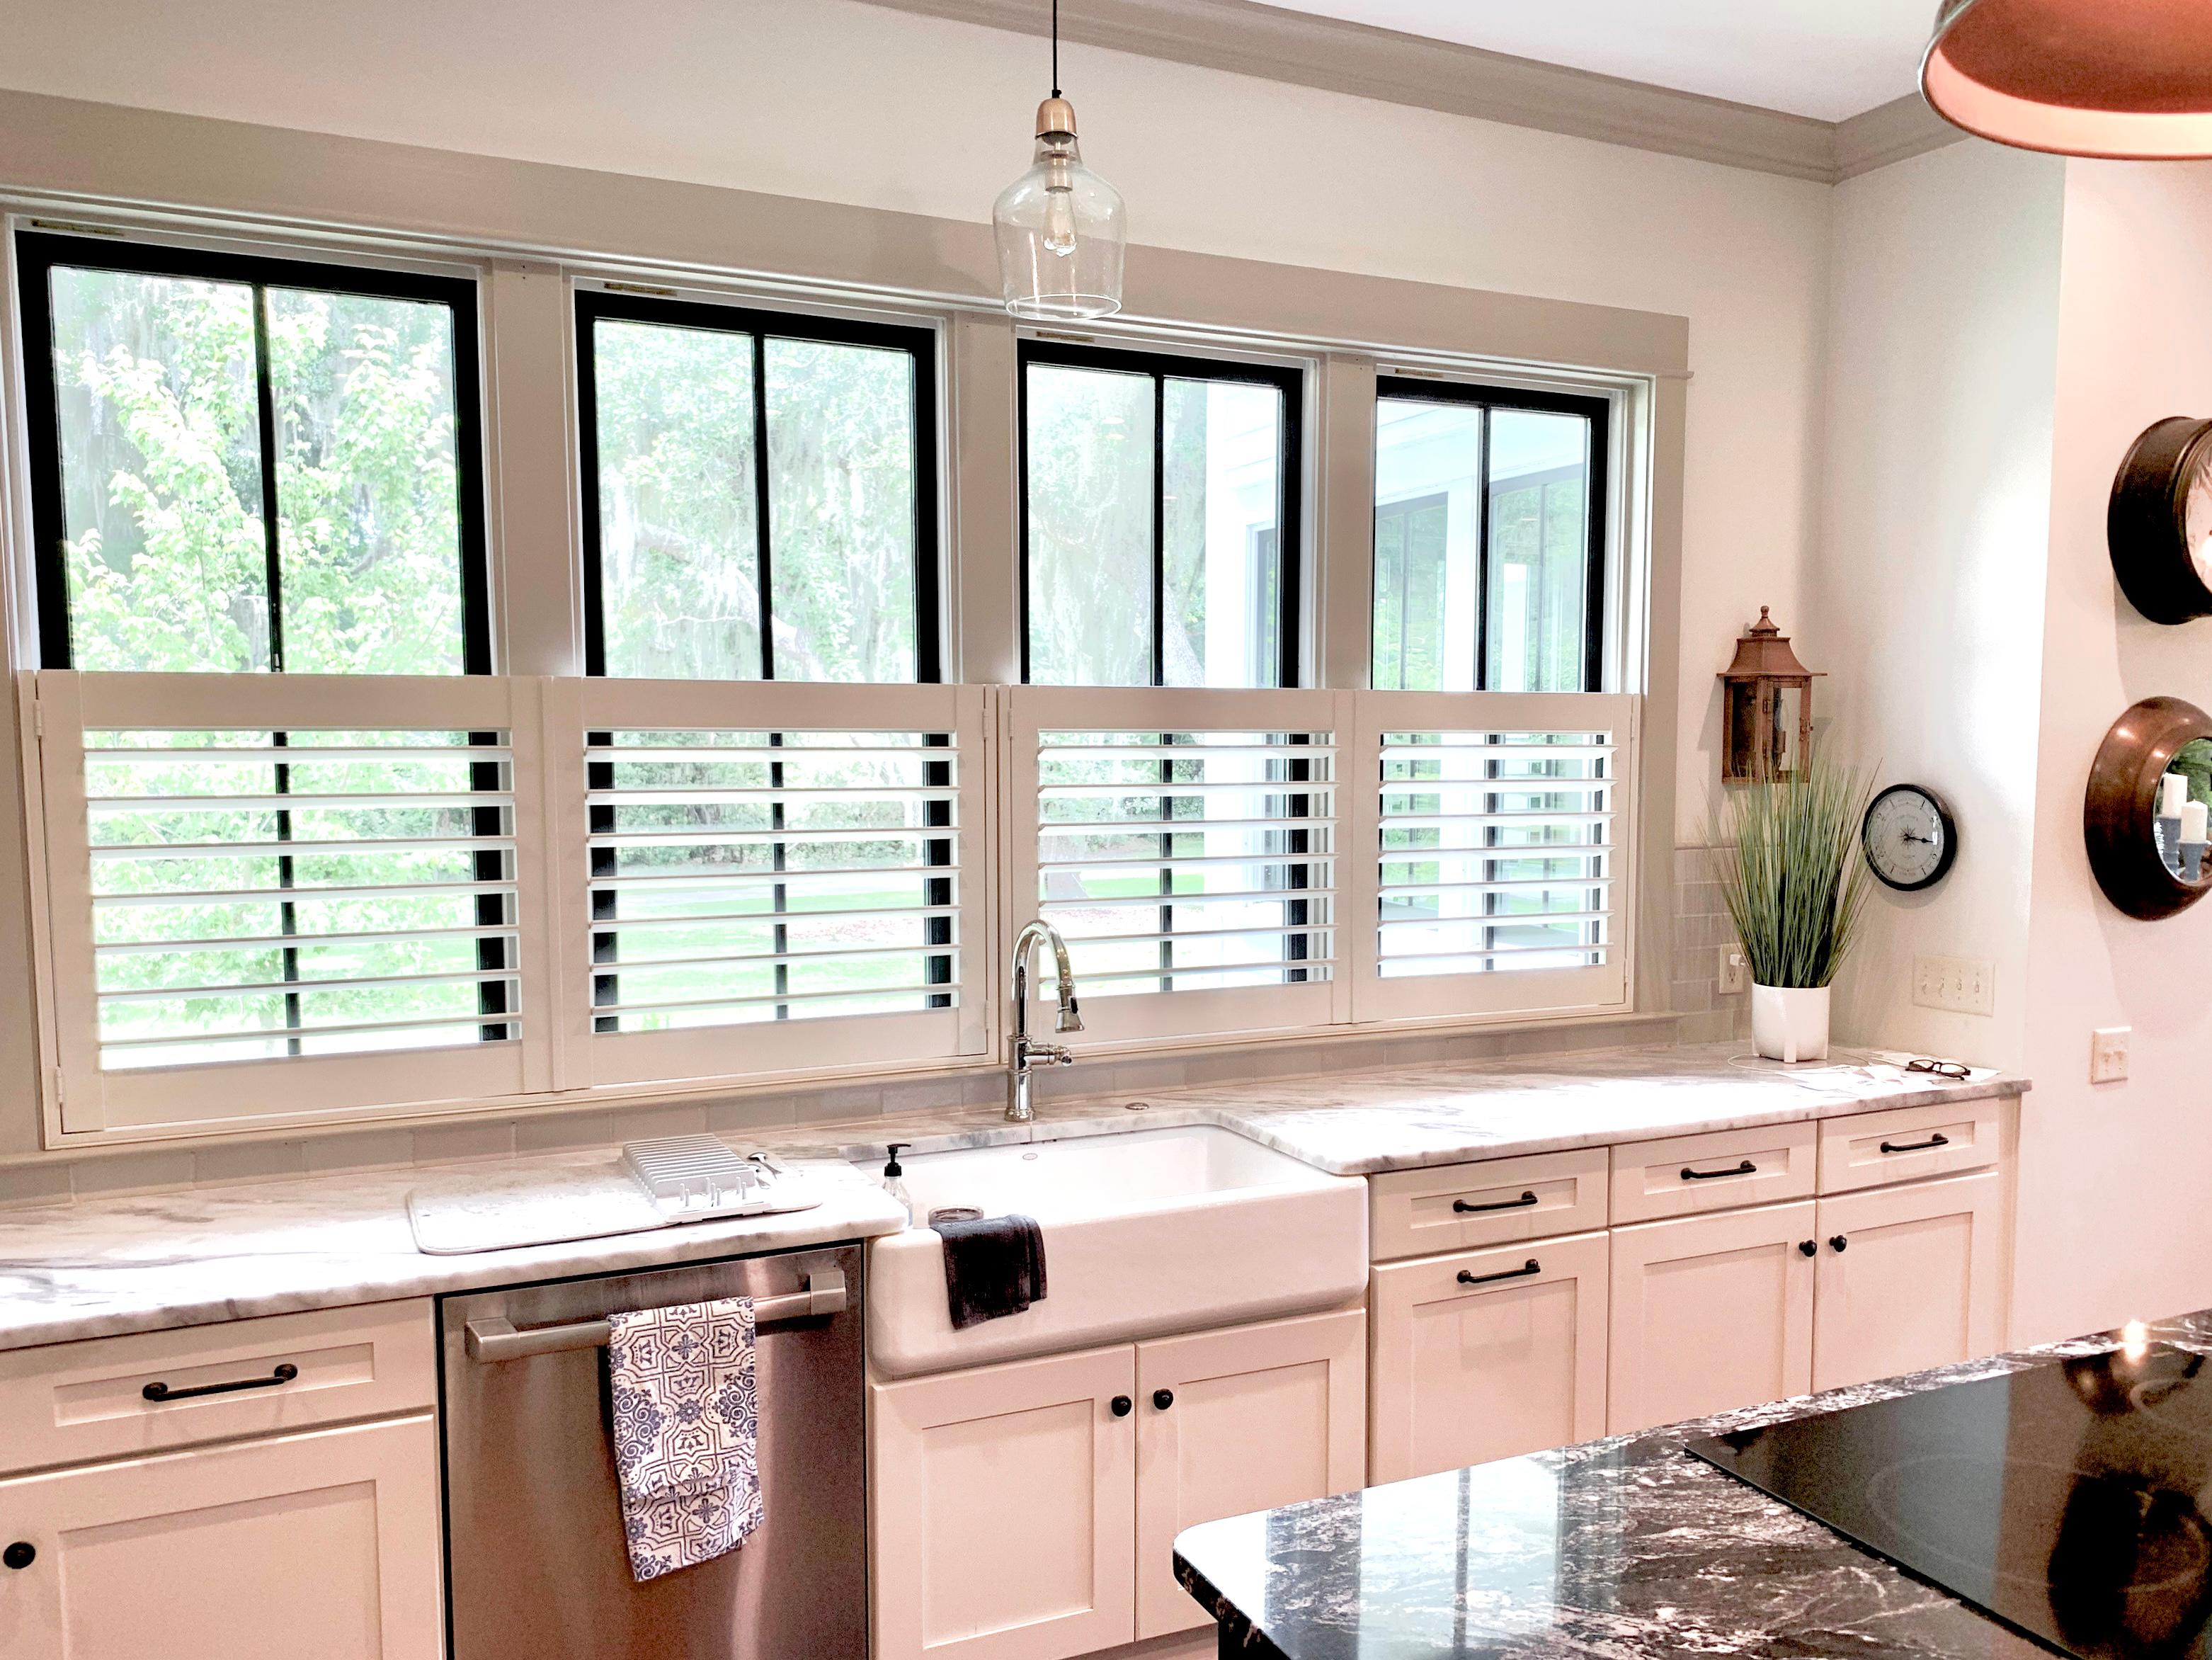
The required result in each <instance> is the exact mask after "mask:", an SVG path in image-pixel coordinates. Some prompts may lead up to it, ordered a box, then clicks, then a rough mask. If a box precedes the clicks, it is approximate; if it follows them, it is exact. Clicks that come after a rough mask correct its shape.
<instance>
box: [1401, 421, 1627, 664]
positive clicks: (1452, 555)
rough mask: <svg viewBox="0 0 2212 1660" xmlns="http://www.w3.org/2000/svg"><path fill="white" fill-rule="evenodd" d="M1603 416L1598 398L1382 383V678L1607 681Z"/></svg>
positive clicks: (1605, 453) (1604, 428)
mask: <svg viewBox="0 0 2212 1660" xmlns="http://www.w3.org/2000/svg"><path fill="white" fill-rule="evenodd" d="M1608 414H1609V410H1608V406H1607V403H1606V400H1605V399H1603V398H1586V397H1575V396H1570V395H1566V394H1561V393H1553V392H1522V391H1515V390H1511V389H1509V388H1504V387H1495V386H1466V385H1461V384H1458V383H1455V382H1451V381H1443V380H1433V381H1432V380H1401V379H1392V378H1389V377H1385V378H1384V379H1383V380H1381V381H1379V382H1378V383H1377V386H1376V405H1375V636H1374V660H1373V684H1374V685H1375V686H1376V688H1377V689H1378V690H1392V691H1511V692H1522V691H1596V690H1601V688H1602V686H1603V683H1604V674H1603V667H1604V663H1603V653H1604V635H1605V626H1604V624H1605V618H1604V614H1603V613H1604V597H1605V547H1606V527H1605V501H1606V457H1607V416H1608Z"/></svg>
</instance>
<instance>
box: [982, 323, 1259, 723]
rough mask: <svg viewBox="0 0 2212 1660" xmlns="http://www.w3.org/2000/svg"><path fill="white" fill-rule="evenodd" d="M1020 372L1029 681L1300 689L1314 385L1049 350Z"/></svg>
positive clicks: (1165, 360) (1221, 368)
mask: <svg viewBox="0 0 2212 1660" xmlns="http://www.w3.org/2000/svg"><path fill="white" fill-rule="evenodd" d="M1020 364H1021V369H1020V373H1021V391H1020V401H1021V429H1022V500H1021V509H1022V529H1021V533H1022V613H1023V636H1022V674H1023V678H1024V679H1025V680H1027V681H1030V682H1031V683H1033V684H1040V685H1087V686H1224V687H1240V686H1278V685H1283V684H1296V683H1297V664H1298V634H1297V628H1298V616H1299V604H1298V579H1299V571H1298V559H1297V550H1298V548H1299V545H1300V541H1299V534H1298V483H1299V477H1298V465H1299V462H1298V458H1299V446H1298V423H1299V400H1300V395H1301V380H1302V377H1301V376H1300V374H1299V373H1298V371H1297V370H1296V369H1291V368H1265V367H1261V366H1257V365H1253V364H1246V363H1231V362H1212V361H1209V360H1206V359H1200V358H1189V357H1177V356H1161V355H1157V354H1151V353H1144V352H1131V351H1113V350H1097V349H1094V348H1090V347H1083V346H1072V345H1066V344H1060V343H1058V342H1052V341H1039V340H1028V341H1024V342H1023V343H1022V346H1021V354H1020Z"/></svg>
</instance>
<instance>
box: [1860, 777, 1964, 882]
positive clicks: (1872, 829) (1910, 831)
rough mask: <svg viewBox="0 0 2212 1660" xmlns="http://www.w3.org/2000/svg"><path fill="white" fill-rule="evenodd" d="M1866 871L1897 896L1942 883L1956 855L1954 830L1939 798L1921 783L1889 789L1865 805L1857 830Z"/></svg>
mask: <svg viewBox="0 0 2212 1660" xmlns="http://www.w3.org/2000/svg"><path fill="white" fill-rule="evenodd" d="M1859 840H1860V841H1861V842H1863V844H1864V845H1865V848H1866V856H1867V868H1868V869H1869V870H1871V871H1872V872H1873V873H1875V875H1876V876H1878V877H1880V878H1881V879H1882V880H1883V881H1884V882H1886V883H1887V884H1888V885H1890V886H1891V887H1893V888H1895V889H1896V890H1897V891H1899V892H1900V893H1917V892H1918V891H1920V890H1921V889H1923V888H1932V887H1934V886H1935V885H1936V884H1937V883H1938V882H1940V881H1942V879H1943V878H1944V876H1945V875H1946V873H1948V872H1949V870H1950V868H1951V861H1952V860H1954V859H1956V858H1957V857H1958V856H1959V827H1958V825H1956V824H1954V823H1953V822H1952V819H1951V810H1950V809H1949V808H1948V807H1947V806H1944V805H1943V798H1942V797H1941V796H1940V795H1938V794H1936V792H1935V791H1934V790H1931V789H1929V788H1928V787H1927V786H1925V785H1924V784H1892V785H1891V786H1890V787H1888V788H1887V789H1886V790H1884V791H1883V792H1882V793H1881V794H1879V795H1877V796H1875V799H1874V800H1872V801H1870V802H1869V803H1868V804H1867V810H1866V818H1865V819H1864V821H1863V822H1862V823H1861V824H1860V825H1859Z"/></svg>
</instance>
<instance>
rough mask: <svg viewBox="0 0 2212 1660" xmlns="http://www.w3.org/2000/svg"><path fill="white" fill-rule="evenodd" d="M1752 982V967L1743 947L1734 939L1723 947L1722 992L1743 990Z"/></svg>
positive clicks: (1725, 993)
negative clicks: (1745, 957)
mask: <svg viewBox="0 0 2212 1660" xmlns="http://www.w3.org/2000/svg"><path fill="white" fill-rule="evenodd" d="M1750 983H1751V967H1750V964H1748V963H1747V962H1746V961H1745V959H1744V955H1743V947H1742V946H1739V945H1736V944H1735V943H1734V942H1733V941H1731V942H1729V944H1728V945H1725V946H1722V947H1721V994H1722V995H1723V997H1725V996H1727V995H1728V994H1729V993H1731V992H1739V991H1741V990H1742V989H1743V988H1745V987H1746V986H1747V985H1748V984H1750Z"/></svg>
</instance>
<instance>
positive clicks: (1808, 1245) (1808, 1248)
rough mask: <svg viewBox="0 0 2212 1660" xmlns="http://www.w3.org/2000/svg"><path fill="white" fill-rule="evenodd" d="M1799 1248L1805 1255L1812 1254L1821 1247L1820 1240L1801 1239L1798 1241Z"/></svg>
mask: <svg viewBox="0 0 2212 1660" xmlns="http://www.w3.org/2000/svg"><path fill="white" fill-rule="evenodd" d="M1797 1249H1798V1250H1799V1251H1800V1252H1802V1254H1803V1255H1805V1256H1813V1255H1814V1253H1816V1252H1817V1251H1818V1250H1820V1242H1819V1241H1817V1240H1813V1239H1800V1240H1799V1241H1798V1242H1797Z"/></svg>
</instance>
